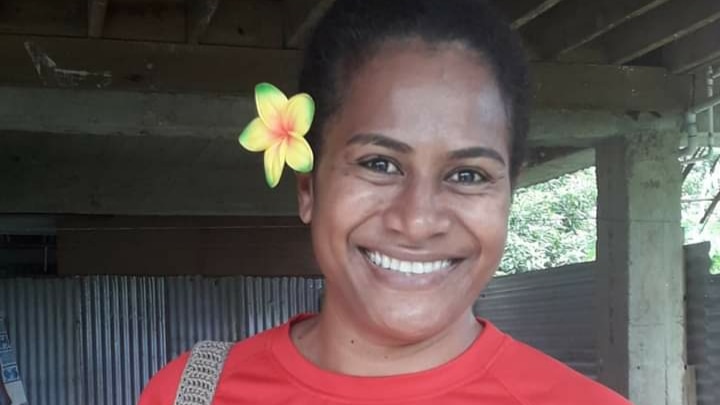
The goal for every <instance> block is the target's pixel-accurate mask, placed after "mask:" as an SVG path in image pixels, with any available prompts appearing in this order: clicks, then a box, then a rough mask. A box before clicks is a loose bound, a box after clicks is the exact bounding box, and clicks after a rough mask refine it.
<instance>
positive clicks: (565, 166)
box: [518, 148, 595, 188]
mask: <svg viewBox="0 0 720 405" xmlns="http://www.w3.org/2000/svg"><path fill="white" fill-rule="evenodd" d="M594 164H595V150H594V149H592V148H589V149H584V150H579V151H577V150H576V151H573V152H570V153H567V154H564V155H562V156H559V157H556V158H554V159H550V160H547V161H544V162H542V163H538V164H535V165H533V166H530V167H528V168H526V169H523V170H522V171H521V172H520V177H519V178H518V187H519V188H524V187H530V186H533V185H535V184H540V183H544V182H546V181H549V180H552V179H556V178H558V177H560V176H562V175H565V174H568V173H574V172H576V171H578V170H583V169H587V168H588V167H590V166H592V165H594Z"/></svg>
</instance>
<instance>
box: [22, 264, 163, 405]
mask: <svg viewBox="0 0 720 405" xmlns="http://www.w3.org/2000/svg"><path fill="white" fill-rule="evenodd" d="M82 281H83V294H82V295H83V305H82V308H81V309H82V313H83V317H82V319H83V328H82V331H83V335H82V337H83V338H82V349H81V350H80V352H79V353H78V354H79V356H80V357H81V358H82V363H83V365H84V384H83V386H84V391H83V393H84V398H86V399H87V402H86V403H88V404H133V403H135V402H136V397H137V395H136V394H137V393H138V392H140V391H141V389H142V387H143V386H144V384H145V383H146V382H147V381H148V380H149V379H150V377H151V376H152V375H153V374H154V373H155V372H156V371H157V370H159V369H160V367H162V366H163V365H164V364H165V363H166V362H167V349H166V344H165V342H166V340H165V330H166V321H165V312H166V300H165V282H164V280H162V279H149V278H147V279H143V278H128V277H102V278H98V277H92V278H85V279H83V280H82ZM31 400H32V398H31ZM43 403H45V402H43ZM31 405H33V403H31Z"/></svg>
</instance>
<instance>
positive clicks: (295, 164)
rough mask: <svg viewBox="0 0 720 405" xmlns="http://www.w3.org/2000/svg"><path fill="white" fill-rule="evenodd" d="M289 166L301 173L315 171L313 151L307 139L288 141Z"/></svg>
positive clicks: (290, 139)
mask: <svg viewBox="0 0 720 405" xmlns="http://www.w3.org/2000/svg"><path fill="white" fill-rule="evenodd" d="M287 144H288V148H287V158H286V159H287V164H288V166H290V167H291V168H293V170H295V171H296V172H300V173H309V172H311V171H312V169H313V161H314V158H313V151H312V149H311V148H310V144H308V142H307V141H306V140H305V138H297V137H291V138H289V139H288V142H287Z"/></svg>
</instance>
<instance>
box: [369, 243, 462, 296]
mask: <svg viewBox="0 0 720 405" xmlns="http://www.w3.org/2000/svg"><path fill="white" fill-rule="evenodd" d="M360 254H361V255H362V257H363V259H364V260H365V263H367V264H368V265H369V266H370V268H371V269H372V273H373V275H375V277H376V278H378V279H379V280H380V281H381V282H382V283H383V284H386V285H388V286H390V287H392V288H394V289H398V290H422V289H429V288H433V287H435V286H437V285H439V284H441V283H442V282H443V281H444V280H445V279H447V278H448V276H449V275H450V274H451V273H452V271H453V270H454V269H455V268H456V267H457V263H453V264H451V265H450V266H448V267H446V268H444V269H442V270H436V271H434V272H432V273H425V274H413V273H410V274H408V273H401V272H399V271H394V270H387V269H384V268H382V267H379V266H378V265H376V264H375V263H373V262H372V261H370V258H369V257H367V255H366V254H365V253H364V252H360Z"/></svg>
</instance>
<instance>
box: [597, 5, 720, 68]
mask: <svg viewBox="0 0 720 405" xmlns="http://www.w3.org/2000/svg"><path fill="white" fill-rule="evenodd" d="M717 20H720V1H717V0H693V1H671V2H669V3H667V4H664V5H662V6H660V7H657V8H655V9H654V10H652V11H650V12H648V13H646V14H644V15H642V16H640V17H638V18H636V19H634V20H633V21H632V22H630V23H628V24H625V25H623V26H620V27H618V28H617V29H615V30H613V31H611V32H609V33H608V34H607V35H606V37H605V38H603V42H604V43H605V46H606V48H607V53H608V58H609V60H610V62H611V63H616V64H624V63H627V62H630V61H632V60H634V59H636V58H638V57H640V56H642V55H645V54H647V53H650V52H651V51H654V50H655V49H658V48H661V47H663V46H665V45H667V44H669V43H671V42H673V41H676V40H678V39H679V38H682V37H684V36H686V35H689V34H692V33H693V32H695V31H697V30H699V29H701V28H703V27H705V26H707V25H708V24H711V23H713V22H715V21H717Z"/></svg>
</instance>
